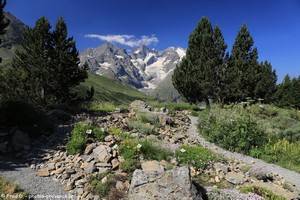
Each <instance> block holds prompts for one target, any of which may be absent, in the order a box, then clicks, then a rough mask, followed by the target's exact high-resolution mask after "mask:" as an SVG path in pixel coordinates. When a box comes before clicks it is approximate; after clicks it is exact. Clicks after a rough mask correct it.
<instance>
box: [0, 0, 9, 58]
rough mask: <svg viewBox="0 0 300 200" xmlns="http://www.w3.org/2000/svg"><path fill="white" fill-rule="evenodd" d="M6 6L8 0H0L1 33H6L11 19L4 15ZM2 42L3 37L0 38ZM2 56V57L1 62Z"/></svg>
mask: <svg viewBox="0 0 300 200" xmlns="http://www.w3.org/2000/svg"><path fill="white" fill-rule="evenodd" d="M5 6H6V0H0V35H3V34H5V32H6V30H5V29H6V28H7V26H8V24H9V20H8V19H7V18H6V17H5V15H4V7H5ZM0 44H1V39H0ZM1 61H2V58H0V63H1Z"/></svg>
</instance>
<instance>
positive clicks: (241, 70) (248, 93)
mask: <svg viewBox="0 0 300 200" xmlns="http://www.w3.org/2000/svg"><path fill="white" fill-rule="evenodd" d="M253 44H254V41H253V38H252V37H251V35H250V33H249V31H248V28H247V27H246V25H243V26H242V27H241V29H240V31H239V33H238V35H237V37H236V39H235V42H234V45H233V48H232V51H231V56H230V59H229V66H228V67H229V69H228V72H229V73H230V76H231V77H232V78H233V80H232V84H230V86H229V87H230V88H231V92H230V95H231V97H230V98H229V99H231V100H235V101H240V100H244V99H245V98H246V97H251V98H254V96H255V94H254V92H255V87H256V83H257V80H258V70H259V65H258V61H257V59H258V53H257V49H256V48H254V47H253Z"/></svg>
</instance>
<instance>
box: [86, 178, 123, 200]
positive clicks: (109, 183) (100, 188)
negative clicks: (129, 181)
mask: <svg viewBox="0 0 300 200" xmlns="http://www.w3.org/2000/svg"><path fill="white" fill-rule="evenodd" d="M104 177H106V178H107V180H106V181H105V182H102V181H101V180H102V179H103V178H104ZM125 180H126V177H124V176H121V175H116V174H109V173H102V174H98V175H96V176H95V177H93V178H92V180H91V186H92V192H93V193H94V194H97V195H99V197H100V198H101V199H102V198H105V197H107V196H110V197H112V196H114V197H124V194H123V192H121V191H118V190H116V189H115V186H116V183H117V181H125ZM116 192H118V195H116V194H115V195H112V193H116ZM119 193H122V194H120V195H119ZM109 199H112V198H109ZM114 199H121V198H114Z"/></svg>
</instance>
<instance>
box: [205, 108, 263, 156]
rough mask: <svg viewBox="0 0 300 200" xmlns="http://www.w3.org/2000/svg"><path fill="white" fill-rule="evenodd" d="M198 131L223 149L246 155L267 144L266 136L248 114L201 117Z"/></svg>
mask: <svg viewBox="0 0 300 200" xmlns="http://www.w3.org/2000/svg"><path fill="white" fill-rule="evenodd" d="M201 116H202V117H201V123H200V129H201V132H202V133H203V134H204V135H205V136H207V138H208V139H209V140H210V141H211V142H214V143H217V144H219V145H220V146H222V147H224V148H225V149H228V150H232V151H237V152H242V153H246V154H248V153H249V152H250V150H251V149H253V148H256V147H261V146H263V145H264V144H266V143H267V135H266V134H265V133H264V132H263V131H262V130H261V129H260V128H259V127H258V125H257V123H256V122H255V120H253V119H252V118H251V116H250V115H248V114H240V115H236V116H234V115H232V116H222V117H220V116H218V115H217V113H209V114H206V117H203V114H202V115H201Z"/></svg>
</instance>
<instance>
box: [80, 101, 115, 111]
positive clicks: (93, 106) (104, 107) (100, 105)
mask: <svg viewBox="0 0 300 200" xmlns="http://www.w3.org/2000/svg"><path fill="white" fill-rule="evenodd" d="M84 107H86V109H87V110H89V111H92V112H113V111H115V110H116V108H117V107H116V105H115V104H113V103H110V102H98V101H93V102H90V103H88V104H86V105H85V106H84Z"/></svg>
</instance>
